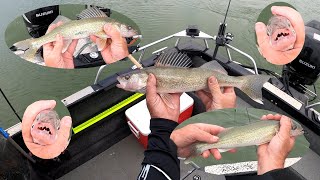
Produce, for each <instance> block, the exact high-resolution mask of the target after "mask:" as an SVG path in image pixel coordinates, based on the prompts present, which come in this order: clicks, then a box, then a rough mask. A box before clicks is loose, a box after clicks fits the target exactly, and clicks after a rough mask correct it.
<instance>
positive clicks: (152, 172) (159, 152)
mask: <svg viewBox="0 0 320 180" xmlns="http://www.w3.org/2000/svg"><path fill="white" fill-rule="evenodd" d="M177 126H178V123H177V122H174V121H170V120H166V119H160V118H155V119H151V121H150V130H151V134H150V135H149V136H148V147H147V150H146V151H145V152H144V156H145V157H144V160H143V162H142V169H141V172H140V174H139V176H138V180H140V179H146V180H149V179H152V180H158V179H159V180H160V179H161V180H162V179H174V180H175V179H180V162H179V160H178V157H177V146H176V145H175V144H174V142H173V141H172V140H171V139H170V135H171V132H172V131H173V130H174V129H175V128H176V127H177Z"/></svg>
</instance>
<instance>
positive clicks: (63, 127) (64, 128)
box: [22, 100, 72, 159]
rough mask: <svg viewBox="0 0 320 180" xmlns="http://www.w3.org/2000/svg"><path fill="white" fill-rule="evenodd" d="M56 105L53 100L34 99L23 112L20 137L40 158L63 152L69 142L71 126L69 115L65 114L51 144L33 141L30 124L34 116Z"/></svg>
mask: <svg viewBox="0 0 320 180" xmlns="http://www.w3.org/2000/svg"><path fill="white" fill-rule="evenodd" d="M55 106H56V102H55V101H54V100H42V101H36V102H34V103H32V104H31V105H29V106H28V107H27V109H26V110H25V112H24V115H23V119H22V137H23V140H24V143H25V144H26V146H27V148H28V149H29V150H30V151H31V153H32V154H34V155H35V156H37V157H39V158H42V159H53V158H55V157H57V156H59V155H60V154H61V152H63V151H64V150H65V149H66V148H67V146H68V143H69V137H70V130H71V126H72V121H71V117H69V116H65V117H63V118H62V119H61V122H60V129H59V130H58V137H57V140H56V141H55V143H53V144H51V145H45V146H43V145H39V144H36V143H34V142H33V138H32V135H31V126H32V123H33V122H34V120H35V119H36V116H37V115H38V114H39V113H40V112H41V111H43V110H46V109H53V108H54V107H55Z"/></svg>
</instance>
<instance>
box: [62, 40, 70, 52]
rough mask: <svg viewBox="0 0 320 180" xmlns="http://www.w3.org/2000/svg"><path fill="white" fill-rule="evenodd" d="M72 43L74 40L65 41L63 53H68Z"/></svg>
mask: <svg viewBox="0 0 320 180" xmlns="http://www.w3.org/2000/svg"><path fill="white" fill-rule="evenodd" d="M71 43H72V39H70V40H64V41H63V47H62V53H65V52H66V51H67V49H68V47H69V45H70V44H71Z"/></svg>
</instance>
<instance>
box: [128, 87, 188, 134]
mask: <svg viewBox="0 0 320 180" xmlns="http://www.w3.org/2000/svg"><path fill="white" fill-rule="evenodd" d="M193 103H194V100H193V99H192V98H191V97H190V96H189V95H188V94H186V93H183V94H182V95H181V96H180V113H181V112H184V111H185V110H187V109H188V108H189V107H191V106H192V105H193ZM125 114H126V117H127V118H128V119H129V120H130V121H131V123H132V124H133V125H134V126H135V127H136V128H137V130H139V131H140V133H141V134H143V135H144V136H148V135H149V134H150V133H151V131H150V119H151V116H150V113H149V110H148V108H147V102H146V100H145V99H144V100H142V101H140V102H139V103H137V104H135V105H134V106H132V107H131V108H129V109H127V110H126V111H125Z"/></svg>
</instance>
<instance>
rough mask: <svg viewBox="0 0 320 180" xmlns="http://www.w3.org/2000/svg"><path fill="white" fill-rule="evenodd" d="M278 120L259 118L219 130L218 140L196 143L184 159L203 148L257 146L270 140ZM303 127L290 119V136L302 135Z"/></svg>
mask: <svg viewBox="0 0 320 180" xmlns="http://www.w3.org/2000/svg"><path fill="white" fill-rule="evenodd" d="M279 129H280V121H277V120H261V121H257V122H254V123H251V124H248V125H244V126H238V127H231V128H227V129H225V130H224V131H222V132H220V133H219V134H218V135H217V137H219V141H218V142H216V143H213V144H208V143H196V144H194V145H193V148H192V152H193V153H192V155H191V156H190V157H189V158H187V159H186V160H185V163H189V162H190V161H191V160H190V159H192V157H194V156H198V155H200V154H202V153H203V152H204V151H205V150H208V149H213V148H216V149H218V150H219V151H220V152H226V151H228V150H230V149H234V148H238V147H246V146H254V145H256V146H258V145H261V144H265V143H268V142H270V141H271V139H272V138H273V137H274V136H275V135H276V134H277V133H278V132H279ZM303 133H304V132H303V128H302V126H301V125H300V124H299V123H297V122H296V121H293V120H292V121H291V132H290V135H291V136H292V137H294V136H299V135H302V134H303Z"/></svg>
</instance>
